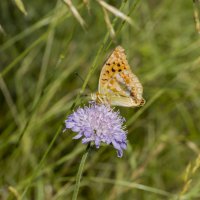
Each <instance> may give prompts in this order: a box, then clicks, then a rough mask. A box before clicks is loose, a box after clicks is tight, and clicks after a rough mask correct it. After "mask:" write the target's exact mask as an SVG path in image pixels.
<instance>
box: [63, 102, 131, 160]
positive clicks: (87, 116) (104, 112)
mask: <svg viewBox="0 0 200 200" xmlns="http://www.w3.org/2000/svg"><path fill="white" fill-rule="evenodd" d="M124 121H125V119H124V118H122V117H121V116H120V115H119V111H118V112H115V111H114V110H113V109H111V108H110V107H109V106H107V105H104V104H96V103H91V104H90V105H89V106H85V107H84V108H78V109H77V110H76V111H75V112H74V113H72V114H71V115H69V116H68V118H67V120H65V127H66V129H71V130H72V131H73V132H77V135H76V136H75V137H74V138H73V139H79V138H82V143H84V144H85V143H89V142H94V144H95V145H96V148H99V147H100V144H101V142H103V143H106V144H112V145H113V146H114V148H115V149H116V150H117V154H118V157H122V156H123V149H126V146H127V140H126V131H124V128H123V122H124Z"/></svg>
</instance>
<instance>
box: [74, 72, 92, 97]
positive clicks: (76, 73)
mask: <svg viewBox="0 0 200 200" xmlns="http://www.w3.org/2000/svg"><path fill="white" fill-rule="evenodd" d="M75 75H76V76H77V77H78V78H80V80H81V81H82V82H83V83H84V79H83V78H82V77H81V76H80V75H79V74H78V72H75ZM86 87H87V88H88V89H89V90H90V91H91V92H92V89H91V88H90V86H89V85H88V84H87V85H86ZM84 96H87V95H84Z"/></svg>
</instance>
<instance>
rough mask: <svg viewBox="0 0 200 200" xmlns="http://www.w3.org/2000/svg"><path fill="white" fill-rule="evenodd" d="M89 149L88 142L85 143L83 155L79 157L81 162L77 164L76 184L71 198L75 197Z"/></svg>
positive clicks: (74, 199) (73, 199)
mask: <svg viewBox="0 0 200 200" xmlns="http://www.w3.org/2000/svg"><path fill="white" fill-rule="evenodd" d="M89 150H90V143H89V144H88V145H87V148H86V150H85V153H84V154H83V157H82V158H81V163H80V165H79V169H78V172H77V175H76V185H75V189H74V193H73V196H72V200H76V199H77V196H78V191H79V187H80V182H81V177H82V174H83V168H84V165H85V161H86V158H87V155H88V152H89Z"/></svg>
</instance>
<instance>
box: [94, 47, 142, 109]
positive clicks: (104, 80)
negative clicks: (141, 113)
mask: <svg viewBox="0 0 200 200" xmlns="http://www.w3.org/2000/svg"><path fill="white" fill-rule="evenodd" d="M142 93H143V87H142V84H141V83H140V81H139V79H138V78H137V76H136V75H135V74H133V72H132V71H131V68H130V66H129V64H128V61H127V59H126V54H125V50H124V49H123V48H122V47H121V46H117V47H116V48H115V49H114V51H113V52H112V54H111V55H110V56H109V58H108V59H107V61H106V62H105V64H104V66H103V68H102V70H101V73H100V78H99V85H98V92H97V93H94V94H91V98H92V100H94V101H96V102H97V103H103V104H109V105H111V106H123V107H137V106H143V105H144V104H145V100H144V99H143V97H142Z"/></svg>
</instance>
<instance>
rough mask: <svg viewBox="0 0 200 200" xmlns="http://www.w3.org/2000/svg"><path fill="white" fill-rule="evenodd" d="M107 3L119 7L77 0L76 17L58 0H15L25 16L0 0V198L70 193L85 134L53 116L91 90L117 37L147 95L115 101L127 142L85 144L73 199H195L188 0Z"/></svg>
mask: <svg viewBox="0 0 200 200" xmlns="http://www.w3.org/2000/svg"><path fill="white" fill-rule="evenodd" d="M106 2H107V3H109V4H111V5H113V6H114V7H115V8H116V9H118V11H116V10H115V12H114V13H112V12H111V11H109V10H105V7H104V8H103V7H102V5H101V4H100V3H98V1H90V5H89V9H88V5H85V4H84V3H83V1H81V0H76V1H73V3H74V8H76V9H77V11H78V13H79V15H78V16H76V15H74V13H73V12H71V10H70V9H71V8H72V7H70V5H66V4H65V3H64V2H63V1H58V2H57V3H56V2H53V1H48V2H47V1H29V2H28V1H23V3H24V6H25V9H26V12H27V15H26V16H25V15H24V14H23V13H22V12H21V11H20V10H19V9H18V7H17V6H16V5H15V4H14V3H13V2H12V1H2V2H1V6H0V13H1V14H0V16H1V27H2V28H1V29H0V30H1V32H0V36H1V37H0V42H1V46H0V89H1V93H0V103H1V111H0V158H1V159H0V199H9V200H12V199H28V200H29V199H36V200H43V199H48V200H57V199H59V200H60V199H71V198H72V196H73V191H74V186H75V179H76V174H77V171H78V168H79V165H80V161H81V157H82V155H83V153H84V151H85V148H86V145H83V144H82V143H81V141H79V140H72V137H73V136H74V135H75V134H74V133H72V132H70V131H66V132H64V133H63V132H62V130H63V128H64V126H63V122H64V119H65V118H66V116H67V115H68V114H70V113H71V112H72V111H73V110H74V109H76V108H77V107H78V106H82V105H83V104H85V103H87V101H88V98H87V97H86V95H90V93H92V92H95V91H96V90H97V84H98V78H99V73H100V70H101V68H102V65H103V63H104V61H105V59H106V58H107V56H108V55H109V54H110V52H111V51H112V50H113V49H114V48H115V46H117V45H121V46H123V47H124V48H125V49H126V53H127V57H128V61H129V64H130V66H131V68H132V70H133V71H134V73H135V74H136V75H137V76H138V77H139V79H140V81H141V82H142V84H143V87H144V98H145V99H146V104H145V105H144V106H143V107H142V108H123V107H119V108H118V109H120V112H121V115H122V116H124V117H125V118H126V120H127V121H126V126H127V130H128V140H129V143H128V149H127V151H125V152H124V156H123V158H121V159H119V158H117V156H116V152H115V150H114V149H113V148H112V146H101V147H100V149H95V148H92V149H91V150H90V152H89V154H88V157H87V159H86V163H85V166H84V169H83V170H84V171H83V177H82V179H81V187H80V189H79V193H78V199H80V200H81V199H87V200H93V199H99V200H100V199H109V200H116V199H117V200H118V199H126V200H129V199H130V200H132V199H135V200H155V199H158V200H160V199H170V200H175V199H188V200H190V199H199V198H200V169H199V168H200V123H199V121H200V93H199V91H200V84H199V80H200V37H199V35H198V33H197V32H196V30H195V23H194V20H193V3H192V1H172V0H163V1H157V0H151V1H140V0H137V1H136V0H135V1H131V0H127V1H106ZM119 10H120V11H121V12H122V13H124V15H123V17H124V19H125V21H123V19H121V18H118V17H117V16H116V15H117V14H119V13H117V12H119ZM105 12H106V15H107V17H109V20H110V21H108V19H106V17H105V16H104V15H105ZM128 16H129V17H128ZM79 17H81V18H79ZM123 17H122V18H123ZM130 19H131V21H130ZM81 20H83V21H81ZM113 30H114V33H113V32H112V31H113ZM113 34H114V35H113ZM77 73H78V76H77V75H76V74H77ZM79 76H80V77H82V79H83V80H81V78H80V77H79Z"/></svg>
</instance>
